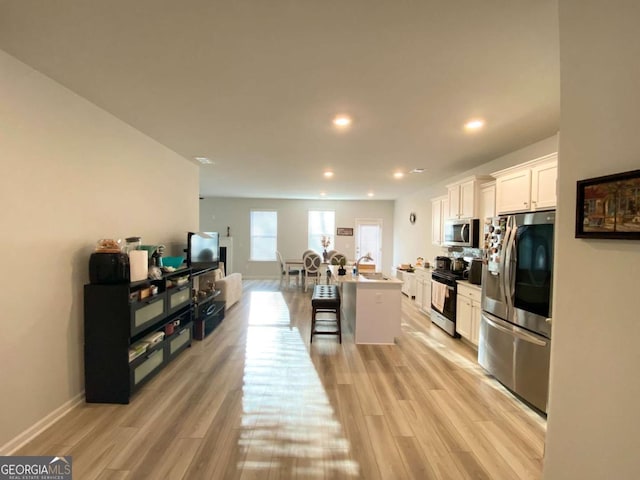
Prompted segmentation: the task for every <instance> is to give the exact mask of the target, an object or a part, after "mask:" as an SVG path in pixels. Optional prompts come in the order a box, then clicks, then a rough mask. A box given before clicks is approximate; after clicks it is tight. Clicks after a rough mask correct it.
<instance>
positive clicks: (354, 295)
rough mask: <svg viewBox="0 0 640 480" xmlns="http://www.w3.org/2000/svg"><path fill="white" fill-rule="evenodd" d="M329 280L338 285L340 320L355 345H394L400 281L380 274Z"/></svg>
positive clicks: (396, 330) (397, 321)
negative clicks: (350, 334) (351, 335)
mask: <svg viewBox="0 0 640 480" xmlns="http://www.w3.org/2000/svg"><path fill="white" fill-rule="evenodd" d="M332 278H333V279H334V281H335V282H336V283H337V284H338V285H339V286H340V295H341V303H342V308H341V310H342V319H343V322H344V323H345V324H346V325H348V326H349V329H350V330H351V331H352V332H353V337H354V341H355V343H360V344H377V345H392V344H394V343H395V338H396V337H398V336H400V318H401V314H400V313H401V312H400V306H401V300H402V299H401V293H400V289H401V287H402V282H401V281H400V280H398V279H396V278H393V277H388V276H386V275H382V274H380V273H374V274H360V275H351V274H347V275H343V276H338V275H335V274H334V275H332Z"/></svg>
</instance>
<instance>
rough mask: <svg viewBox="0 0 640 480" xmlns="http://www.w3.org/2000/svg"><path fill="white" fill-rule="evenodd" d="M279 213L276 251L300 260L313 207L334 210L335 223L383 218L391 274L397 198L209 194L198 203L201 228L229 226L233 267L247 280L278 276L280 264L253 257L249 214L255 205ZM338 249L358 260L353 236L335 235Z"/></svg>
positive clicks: (385, 266)
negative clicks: (300, 197)
mask: <svg viewBox="0 0 640 480" xmlns="http://www.w3.org/2000/svg"><path fill="white" fill-rule="evenodd" d="M253 208H255V209H273V210H277V211H278V250H279V251H280V253H281V254H282V256H283V257H284V258H285V259H286V258H299V257H300V258H301V257H302V252H304V251H305V250H306V249H307V225H308V220H307V212H308V211H309V210H313V209H323V210H335V212H336V227H349V228H354V227H355V219H356V218H381V219H382V222H383V223H382V229H383V232H382V245H383V248H382V271H384V272H385V273H387V274H390V273H391V265H392V263H391V262H392V258H393V257H392V254H393V230H392V229H393V201H379V200H363V201H331V200H277V199H258V198H256V199H251V198H205V199H203V200H201V201H200V230H201V231H205V232H207V231H217V232H220V234H221V235H226V232H227V226H230V227H231V236H232V237H233V249H234V255H233V257H234V258H233V265H234V270H235V271H236V272H240V273H242V274H243V275H244V276H246V277H248V278H251V277H253V278H268V277H277V276H278V275H279V271H280V270H279V266H278V265H277V263H276V262H250V261H249V212H250V211H251V209H253ZM335 238H336V244H335V245H333V246H332V247H330V248H334V249H336V250H338V251H340V252H343V253H345V254H346V255H347V258H348V259H354V255H355V250H354V238H355V237H345V236H340V237H338V236H336V237H335Z"/></svg>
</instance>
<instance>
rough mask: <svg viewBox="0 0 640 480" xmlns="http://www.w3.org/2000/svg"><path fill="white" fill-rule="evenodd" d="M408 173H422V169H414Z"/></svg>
mask: <svg viewBox="0 0 640 480" xmlns="http://www.w3.org/2000/svg"><path fill="white" fill-rule="evenodd" d="M409 173H424V168H414V169H413V170H411V171H410V172H409Z"/></svg>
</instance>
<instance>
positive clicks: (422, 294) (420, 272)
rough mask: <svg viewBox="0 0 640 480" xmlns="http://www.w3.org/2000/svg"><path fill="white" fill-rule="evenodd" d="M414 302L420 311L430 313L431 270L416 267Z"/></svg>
mask: <svg viewBox="0 0 640 480" xmlns="http://www.w3.org/2000/svg"><path fill="white" fill-rule="evenodd" d="M415 279H416V304H417V305H418V308H419V309H420V311H421V312H422V313H426V314H427V315H431V270H430V269H428V268H416V271H415Z"/></svg>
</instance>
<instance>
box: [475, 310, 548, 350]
mask: <svg viewBox="0 0 640 480" xmlns="http://www.w3.org/2000/svg"><path fill="white" fill-rule="evenodd" d="M482 316H483V318H484V321H485V322H487V323H488V324H489V325H490V326H492V327H493V328H495V329H496V330H500V331H501V332H504V333H507V334H509V335H511V336H514V337H517V338H519V339H521V340H524V341H526V342H529V343H533V344H534V345H537V346H539V347H546V346H547V342H545V341H543V340H540V339H538V338H536V337H534V336H533V335H531V334H530V333H526V332H525V331H523V330H522V329H520V328H518V327H516V326H514V325H509V326H503V324H504V322H502V320H498V319H496V318H495V317H494V318H493V319H491V318H489V316H488V315H487V314H486V313H483V314H482Z"/></svg>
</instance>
